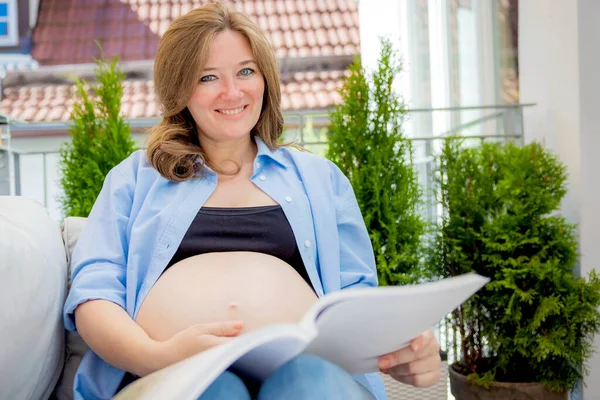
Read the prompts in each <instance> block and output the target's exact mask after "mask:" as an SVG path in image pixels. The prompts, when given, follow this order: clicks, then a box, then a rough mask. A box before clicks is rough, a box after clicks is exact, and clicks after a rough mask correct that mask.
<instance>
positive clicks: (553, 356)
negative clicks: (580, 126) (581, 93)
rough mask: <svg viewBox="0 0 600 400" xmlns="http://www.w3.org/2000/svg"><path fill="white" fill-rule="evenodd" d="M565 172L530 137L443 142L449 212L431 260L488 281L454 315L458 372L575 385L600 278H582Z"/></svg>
mask: <svg viewBox="0 0 600 400" xmlns="http://www.w3.org/2000/svg"><path fill="white" fill-rule="evenodd" d="M566 179H567V174H566V169H565V167H564V165H562V164H561V163H560V161H559V160H558V159H557V158H556V156H554V155H553V154H552V153H551V152H550V151H548V150H546V149H544V148H543V147H541V146H540V145H539V144H536V143H533V144H529V145H527V146H524V147H519V146H517V145H515V144H512V143H509V144H494V143H484V144H482V145H481V146H479V147H471V148H467V147H464V146H462V144H461V140H459V139H457V138H451V139H448V140H446V142H445V145H444V148H443V151H442V154H441V156H440V159H439V171H438V173H437V188H438V189H439V195H440V199H439V200H440V202H441V204H442V208H443V218H442V221H441V223H440V224H439V229H438V230H437V235H436V243H435V247H434V248H433V252H432V254H431V255H432V257H431V259H430V262H429V263H428V264H427V265H428V266H429V267H430V268H431V269H432V272H433V274H434V275H436V276H438V277H448V276H456V275H460V274H463V273H466V272H471V271H475V272H477V273H479V274H481V275H484V276H487V277H490V278H491V279H492V280H491V282H490V283H489V284H488V285H486V287H485V288H484V289H482V290H481V291H479V292H478V293H477V295H475V296H473V297H472V298H471V299H470V300H469V301H467V302H466V303H465V304H464V305H463V306H461V307H460V308H459V309H457V310H456V311H455V312H454V313H452V317H451V318H450V319H451V322H452V324H453V326H454V328H455V329H456V332H457V333H458V336H459V338H460V340H459V345H460V349H458V359H459V361H458V363H456V364H455V368H456V369H457V370H458V371H459V372H461V373H463V374H465V375H468V376H469V379H470V380H471V381H472V382H475V383H476V384H479V385H482V386H484V387H485V386H488V385H489V384H490V382H493V381H501V382H540V383H542V384H543V385H545V386H546V387H547V388H548V389H550V390H553V391H566V390H572V389H574V388H575V387H576V386H577V385H578V384H579V383H580V382H581V381H582V379H583V376H585V374H586V372H587V366H586V361H587V360H589V358H590V356H591V355H592V353H593V352H594V342H593V339H594V335H595V334H596V333H598V331H599V328H600V314H599V312H598V306H600V279H599V278H598V276H597V274H596V273H595V272H594V271H592V273H590V274H589V276H588V277H587V279H585V278H579V277H576V276H575V274H574V269H575V267H576V263H577V260H578V243H577V237H576V227H575V226H574V225H572V224H569V223H567V221H566V220H565V219H564V218H563V217H562V216H560V215H559V214H558V210H559V207H560V203H561V200H562V199H563V197H564V196H565V194H566Z"/></svg>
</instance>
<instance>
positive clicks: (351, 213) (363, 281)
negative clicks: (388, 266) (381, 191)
mask: <svg viewBox="0 0 600 400" xmlns="http://www.w3.org/2000/svg"><path fill="white" fill-rule="evenodd" d="M330 165H331V174H332V183H333V194H334V206H335V214H336V219H337V228H338V238H339V246H340V285H341V288H342V289H347V288H350V287H361V286H362V287H364V286H377V284H378V279H377V269H376V267H375V255H374V253H373V246H372V244H371V239H370V238H369V234H368V232H367V228H366V226H365V221H364V219H363V216H362V214H361V211H360V207H359V206H358V202H357V200H356V195H355V194H354V190H353V188H352V185H351V184H350V181H349V180H348V178H346V176H345V175H344V174H343V173H342V171H341V170H340V169H339V168H338V167H337V166H336V165H335V164H333V163H331V164H330Z"/></svg>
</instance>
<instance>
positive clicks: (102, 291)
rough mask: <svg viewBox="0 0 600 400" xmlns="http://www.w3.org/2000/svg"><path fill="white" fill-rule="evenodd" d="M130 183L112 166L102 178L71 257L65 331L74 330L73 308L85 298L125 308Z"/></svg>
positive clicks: (131, 197)
mask: <svg viewBox="0 0 600 400" xmlns="http://www.w3.org/2000/svg"><path fill="white" fill-rule="evenodd" d="M132 186H133V185H132V183H131V182H130V181H129V180H128V179H126V177H125V176H124V175H123V173H122V172H121V171H119V170H117V169H115V168H113V169H112V170H111V171H110V172H109V173H108V175H107V176H106V178H105V180H104V184H103V186H102V190H101V191H100V194H99V195H98V198H97V199H96V202H95V203H94V206H93V207H92V210H91V212H90V215H89V216H88V218H87V221H86V223H85V226H84V228H83V230H82V231H81V235H80V237H79V240H78V241H77V244H76V246H75V249H74V251H73V256H72V259H71V281H72V283H71V289H70V291H69V294H68V296H67V300H66V302H65V306H64V309H63V318H64V323H65V329H67V330H70V331H74V332H75V331H76V330H77V327H76V326H75V315H74V311H75V309H76V308H77V306H78V305H80V304H82V303H84V302H86V301H88V300H98V299H102V300H108V301H112V302H113V303H115V304H118V305H119V306H121V307H123V308H125V304H126V303H125V293H126V292H125V279H126V265H127V262H126V260H127V248H128V235H127V229H128V224H129V216H130V212H131V205H132V199H133V188H132Z"/></svg>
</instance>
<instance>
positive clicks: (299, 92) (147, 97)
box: [0, 0, 359, 122]
mask: <svg viewBox="0 0 600 400" xmlns="http://www.w3.org/2000/svg"><path fill="white" fill-rule="evenodd" d="M207 2H208V1H207V0H170V1H164V2H159V1H158V0H86V1H72V0H41V1H40V9H39V14H38V21H37V24H36V27H35V28H34V31H33V38H32V56H33V58H34V59H35V60H36V61H37V62H38V63H39V64H40V66H41V67H40V68H39V69H38V70H37V71H36V70H34V71H28V72H27V71H14V72H9V75H7V77H6V79H4V81H3V82H2V83H3V97H2V100H1V101H0V113H6V114H8V115H10V116H11V117H13V118H15V119H18V120H22V121H26V122H64V121H68V119H69V115H70V112H71V109H72V104H73V97H72V93H73V92H74V86H73V84H72V81H71V80H69V79H65V78H64V76H65V75H67V74H66V73H65V71H66V69H69V68H71V67H73V68H75V69H78V70H79V72H76V73H75V75H76V76H80V74H81V73H82V71H83V70H85V69H86V68H87V73H88V76H87V77H88V78H89V73H90V71H91V70H92V69H91V68H92V67H93V65H92V66H90V65H89V63H91V62H92V61H93V57H100V50H99V48H98V46H97V45H96V44H95V43H94V40H95V39H96V40H98V42H99V43H100V44H101V45H102V48H103V52H104V57H105V58H106V59H110V58H112V57H113V56H118V57H119V59H120V61H121V62H122V64H123V65H124V66H126V67H127V68H129V71H128V75H127V76H128V78H127V79H126V80H125V82H124V95H123V99H122V111H123V115H124V116H125V118H127V119H137V118H153V117H158V116H159V115H160V111H159V109H158V107H157V105H156V102H155V97H154V91H153V83H152V76H151V72H150V73H148V71H151V68H148V66H147V65H148V63H151V60H152V59H153V57H154V54H155V52H156V48H157V44H158V40H159V37H160V35H162V34H163V33H164V31H165V30H166V29H167V28H168V26H169V25H170V23H171V22H172V21H173V20H174V19H175V18H177V17H178V16H180V15H183V14H185V13H187V12H188V11H190V10H191V9H193V8H195V7H198V6H200V5H202V4H205V3H207ZM229 3H230V4H233V5H234V7H238V8H241V9H242V11H244V12H246V13H247V14H249V15H250V17H251V18H252V19H253V20H254V21H256V22H257V24H258V25H259V26H260V27H261V29H263V31H264V32H265V34H266V35H267V37H268V38H269V40H270V41H271V43H272V45H273V47H274V50H275V53H276V55H277V57H278V59H279V61H280V64H281V67H282V72H283V73H282V108H283V110H284V111H296V110H317V109H318V110H322V109H326V108H329V107H331V106H332V105H333V104H335V103H336V102H337V101H338V100H339V94H338V93H337V89H338V87H339V86H340V85H341V77H342V75H343V74H344V70H345V68H346V67H347V66H348V65H349V63H350V62H351V61H352V57H353V56H354V55H356V54H358V53H359V33H358V7H357V4H356V2H355V0H243V1H242V0H230V1H229ZM144 60H146V64H145V65H146V67H144V68H145V69H144V68H143V71H142V69H140V71H142V72H141V73H137V74H136V73H135V71H131V69H132V68H133V69H134V70H135V68H138V67H135V65H139V64H140V63H141V64H143V63H144ZM85 64H87V66H86V65H85ZM132 65H133V66H134V67H131V66H132ZM65 67H66V69H65ZM73 68H71V69H73ZM69 72H73V71H69ZM138 72H139V71H138Z"/></svg>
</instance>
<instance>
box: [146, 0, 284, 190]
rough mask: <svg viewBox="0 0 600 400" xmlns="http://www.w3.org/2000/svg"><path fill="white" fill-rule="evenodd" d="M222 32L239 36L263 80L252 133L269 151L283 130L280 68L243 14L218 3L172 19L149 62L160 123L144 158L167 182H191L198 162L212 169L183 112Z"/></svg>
mask: <svg viewBox="0 0 600 400" xmlns="http://www.w3.org/2000/svg"><path fill="white" fill-rule="evenodd" d="M226 30H231V31H235V32H239V33H241V34H242V35H244V36H245V37H246V38H247V39H248V42H249V43H250V47H251V49H252V53H253V55H254V59H255V61H256V63H257V65H258V69H259V70H260V72H261V74H262V76H263V77H264V81H265V93H264V98H263V104H262V110H261V114H260V117H259V119H258V122H257V123H256V126H254V128H253V129H252V131H251V134H253V135H257V136H259V137H260V138H261V139H262V140H263V141H264V142H265V144H266V145H267V146H268V147H269V148H270V149H271V150H274V149H276V148H278V147H280V146H281V145H280V144H279V143H278V139H279V137H280V136H281V134H282V132H283V116H282V114H281V91H280V79H279V69H278V67H277V61H276V59H275V55H274V53H273V50H272V48H271V45H270V44H269V42H268V40H267V38H266V37H265V35H264V34H263V33H262V32H261V30H260V29H259V27H258V26H257V25H256V24H255V23H254V22H252V21H251V20H250V18H248V17H247V16H246V15H245V14H243V13H241V12H238V11H235V10H233V9H230V8H228V7H227V6H225V5H223V4H222V3H220V2H217V3H211V4H207V5H205V6H202V7H199V8H196V9H194V10H192V11H190V12H188V13H187V14H185V15H183V16H181V17H179V18H177V19H176V20H175V21H174V22H173V23H172V24H171V26H170V27H169V28H168V29H167V31H166V32H165V33H164V35H163V36H162V38H161V39H160V42H159V44H158V50H157V53H156V59H155V62H154V90H155V94H156V98H157V102H158V104H159V106H160V108H161V110H162V115H163V118H162V121H161V122H160V123H159V124H158V125H156V126H154V127H152V128H150V130H149V132H148V134H149V136H148V149H147V156H148V160H149V162H150V163H151V164H152V166H153V167H154V168H156V170H157V171H158V172H159V173H160V174H161V175H162V176H163V177H165V178H166V179H169V180H171V181H174V182H182V181H185V180H188V179H190V178H192V177H193V176H194V175H195V173H196V172H197V171H198V170H199V167H200V166H201V165H202V164H206V165H208V166H209V167H211V168H213V169H215V170H217V169H216V168H215V166H214V165H211V163H210V160H208V159H207V156H206V154H205V152H204V151H203V149H202V146H201V145H200V141H199V138H198V127H197V125H196V122H195V121H194V119H193V118H192V115H191V113H190V112H189V110H188V108H187V104H188V102H189V100H190V98H191V96H192V92H193V90H194V88H195V87H196V85H197V83H198V81H199V79H200V74H201V72H202V68H203V66H204V64H205V62H206V58H207V56H208V50H209V47H210V44H211V42H212V41H213V38H214V37H215V36H216V35H217V34H218V33H221V32H223V31H226Z"/></svg>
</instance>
